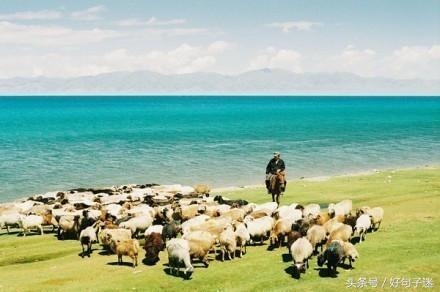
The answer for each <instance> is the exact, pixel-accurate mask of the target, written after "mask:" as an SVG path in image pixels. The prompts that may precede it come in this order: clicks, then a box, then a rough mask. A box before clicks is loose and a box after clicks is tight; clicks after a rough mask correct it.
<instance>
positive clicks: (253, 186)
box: [0, 164, 440, 204]
mask: <svg viewBox="0 0 440 292" xmlns="http://www.w3.org/2000/svg"><path fill="white" fill-rule="evenodd" d="M417 169H440V165H428V164H426V165H423V166H414V167H402V168H384V169H372V170H366V171H360V172H353V173H347V174H338V175H328V176H312V177H301V178H295V179H289V177H288V182H289V181H291V182H293V181H301V180H303V181H307V182H324V181H328V180H330V179H332V178H342V177H354V176H367V175H373V174H378V173H381V172H391V173H393V172H397V171H401V170H417ZM126 185H130V184H126ZM163 185H167V184H163ZM88 187H91V186H88ZM94 187H98V188H105V187H109V186H94ZM260 188H264V184H250V185H243V186H225V187H216V188H212V189H211V193H212V194H224V193H231V192H236V191H240V190H253V189H260ZM57 191H66V190H52V191H50V192H57ZM50 192H47V193H50ZM37 194H44V193H36V194H29V195H27V196H20V197H19V198H16V199H12V200H9V201H3V200H2V199H1V198H0V204H2V203H8V202H18V201H23V200H27V199H28V198H29V197H31V196H34V195H37Z"/></svg>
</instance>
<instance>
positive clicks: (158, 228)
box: [144, 225, 163, 237]
mask: <svg viewBox="0 0 440 292" xmlns="http://www.w3.org/2000/svg"><path fill="white" fill-rule="evenodd" d="M162 230H163V225H151V226H150V227H148V228H147V230H145V233H144V236H145V237H147V236H148V235H150V234H151V233H159V234H160V235H162Z"/></svg>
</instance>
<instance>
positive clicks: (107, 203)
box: [0, 185, 384, 277]
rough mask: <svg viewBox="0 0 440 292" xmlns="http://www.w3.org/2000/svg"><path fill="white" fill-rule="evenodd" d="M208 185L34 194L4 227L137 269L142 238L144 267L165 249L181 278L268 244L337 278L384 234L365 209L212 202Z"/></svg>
mask: <svg viewBox="0 0 440 292" xmlns="http://www.w3.org/2000/svg"><path fill="white" fill-rule="evenodd" d="M209 192H210V189H209V187H208V186H206V185H197V186H194V187H189V186H181V185H168V186H166V185H165V186H160V185H124V186H119V187H111V188H106V189H83V188H81V189H73V190H69V191H66V192H50V193H46V194H43V195H36V196H33V197H31V198H28V199H26V200H22V201H20V202H15V203H5V204H0V228H5V227H6V228H7V231H8V233H9V228H10V227H19V228H21V229H22V234H23V236H26V234H27V233H29V232H30V231H31V230H32V229H38V230H39V232H40V233H41V234H43V226H52V228H53V229H52V231H55V229H56V232H57V237H58V239H60V240H62V239H68V238H74V239H78V240H79V241H80V243H81V247H82V253H81V255H82V256H83V257H84V256H89V257H90V255H91V253H92V244H94V243H100V244H101V245H102V246H103V248H104V249H106V250H107V251H108V252H111V253H114V254H116V255H117V258H118V263H122V262H123V256H129V257H130V258H131V259H132V262H133V267H135V266H137V264H138V257H139V254H140V250H141V248H140V244H139V239H140V238H144V240H143V242H144V246H143V248H144V249H145V259H144V261H145V263H147V264H151V265H154V264H155V263H156V262H157V261H158V260H159V253H160V251H163V250H165V249H166V250H167V254H168V259H169V268H170V273H171V274H174V273H177V274H179V273H180V268H181V267H184V276H185V277H189V276H190V275H191V274H192V272H193V271H194V267H193V263H194V262H195V261H200V262H201V263H203V264H204V265H205V266H206V267H208V266H209V260H208V255H209V254H210V253H214V255H216V256H217V255H218V257H219V259H220V260H221V261H224V260H225V259H226V258H228V259H229V260H232V259H233V258H235V256H236V255H238V256H239V257H242V256H243V255H244V254H245V253H246V246H248V245H255V244H257V243H260V244H262V243H263V242H264V241H266V240H269V244H270V247H271V248H277V247H281V246H282V245H286V246H287V248H288V249H289V252H290V254H291V255H292V259H293V275H296V276H298V277H299V276H300V274H301V272H305V271H306V269H307V268H308V267H309V260H310V258H311V257H312V256H313V255H316V254H318V251H319V250H320V253H319V255H318V257H317V261H318V265H319V266H323V265H324V264H325V263H326V264H327V268H328V271H329V273H336V268H337V266H338V265H339V264H341V263H345V260H346V259H348V260H349V263H350V267H351V265H352V262H353V261H355V260H356V259H357V258H358V257H359V254H358V252H357V250H356V248H355V246H354V245H353V244H352V241H354V239H355V238H356V237H357V238H358V240H359V241H360V242H361V241H363V240H365V237H366V234H367V233H368V232H371V231H375V230H377V229H378V228H379V226H380V224H381V221H382V218H383V215H384V211H383V209H382V208H380V207H375V208H369V207H366V206H365V207H361V208H359V209H356V210H355V211H354V210H353V208H352V201H351V200H343V201H341V202H339V203H336V204H330V205H329V206H328V208H327V210H326V211H324V210H321V207H320V206H319V205H318V204H309V205H305V206H302V205H299V204H291V205H288V206H278V205H277V204H276V203H273V202H270V203H264V204H260V205H257V204H254V203H250V202H247V201H245V200H230V199H227V198H225V197H222V196H215V197H212V196H209Z"/></svg>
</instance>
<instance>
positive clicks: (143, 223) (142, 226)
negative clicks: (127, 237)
mask: <svg viewBox="0 0 440 292" xmlns="http://www.w3.org/2000/svg"><path fill="white" fill-rule="evenodd" d="M151 224H153V217H151V216H150V215H148V214H144V215H141V216H137V217H133V218H131V219H129V220H127V221H125V222H122V223H121V224H119V227H120V228H125V229H130V230H131V234H132V236H133V238H134V237H136V235H137V234H138V233H139V232H145V230H147V228H148V227H150V226H151Z"/></svg>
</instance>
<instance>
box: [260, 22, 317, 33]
mask: <svg viewBox="0 0 440 292" xmlns="http://www.w3.org/2000/svg"><path fill="white" fill-rule="evenodd" d="M321 25H322V23H320V22H312V21H286V22H273V23H269V24H266V26H268V27H274V28H278V29H281V31H282V32H285V33H287V32H289V31H291V30H298V31H310V30H312V29H313V28H315V27H318V26H321Z"/></svg>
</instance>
